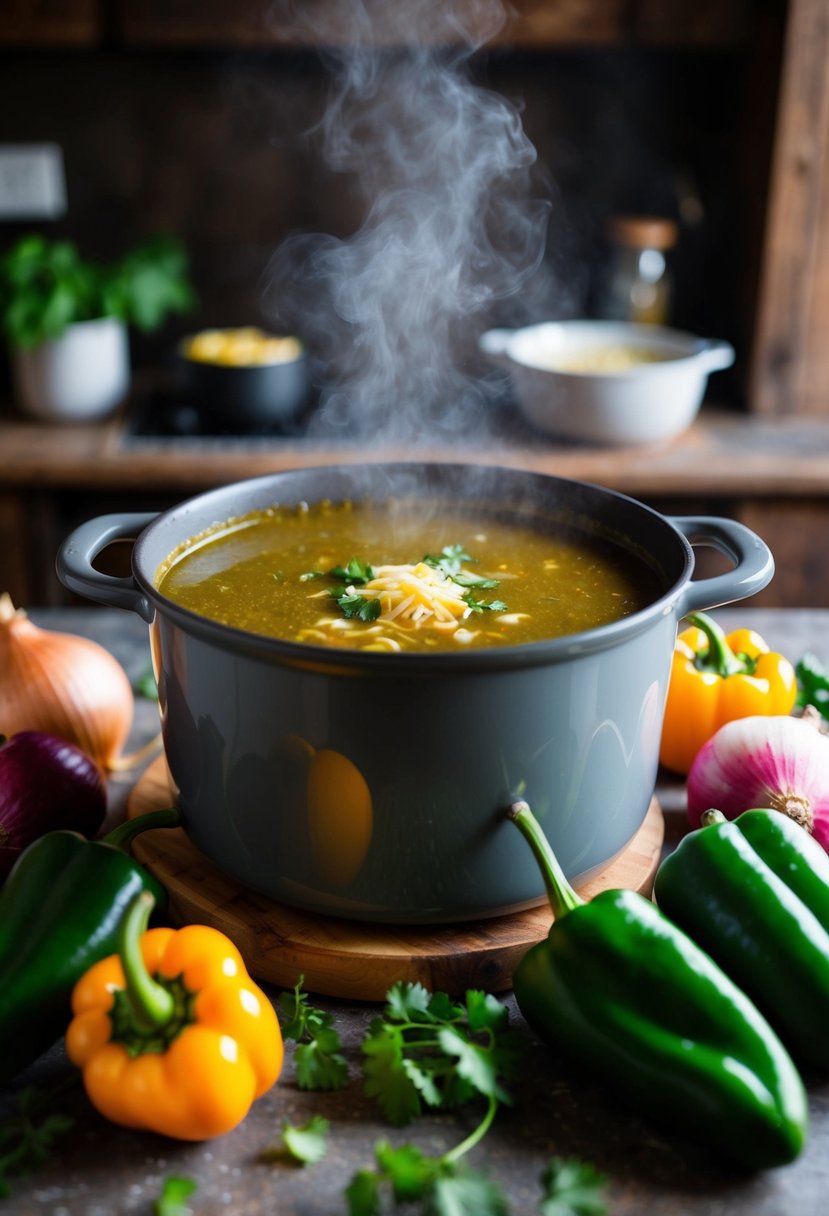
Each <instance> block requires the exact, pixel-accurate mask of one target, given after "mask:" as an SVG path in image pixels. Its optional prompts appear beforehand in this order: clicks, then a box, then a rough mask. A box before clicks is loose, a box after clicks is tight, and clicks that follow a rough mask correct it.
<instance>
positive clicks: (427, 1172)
mask: <svg viewBox="0 0 829 1216" xmlns="http://www.w3.org/2000/svg"><path fill="white" fill-rule="evenodd" d="M375 1156H376V1158H377V1162H378V1164H379V1166H380V1169H381V1170H382V1172H383V1174H384V1175H385V1176H386V1178H387V1179H388V1181H389V1182H390V1183H391V1188H392V1193H393V1194H394V1198H395V1201H396V1202H397V1203H411V1202H412V1200H414V1199H420V1198H422V1196H423V1194H424V1192H425V1190H426V1188H427V1186H428V1185H429V1184H430V1183H431V1182H432V1179H433V1178H434V1175H435V1169H436V1161H435V1159H434V1158H432V1157H424V1155H423V1153H422V1152H421V1151H420V1149H419V1148H415V1147H414V1145H411V1144H402V1145H400V1146H399V1147H398V1148H393V1147H392V1145H390V1144H386V1143H385V1142H381V1143H380V1144H378V1145H377V1146H376V1148H375Z"/></svg>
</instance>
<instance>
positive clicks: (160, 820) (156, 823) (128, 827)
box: [103, 806, 181, 853]
mask: <svg viewBox="0 0 829 1216" xmlns="http://www.w3.org/2000/svg"><path fill="white" fill-rule="evenodd" d="M180 826H181V811H180V810H179V809H178V807H175V806H169V807H165V808H164V809H163V810H161V811H147V813H146V814H145V815H136V817H135V819H126V820H125V821H124V822H123V823H119V824H118V827H117V828H113V829H112V831H111V832H108V833H107V835H106V836H104V838H103V840H104V843H105V844H111V845H114V846H115V848H116V849H120V850H121V852H122V853H129V851H130V845H131V844H132V842H133V840H135V837H136V836H140V834H141V833H142V832H148V831H149V830H150V828H177V827H180Z"/></svg>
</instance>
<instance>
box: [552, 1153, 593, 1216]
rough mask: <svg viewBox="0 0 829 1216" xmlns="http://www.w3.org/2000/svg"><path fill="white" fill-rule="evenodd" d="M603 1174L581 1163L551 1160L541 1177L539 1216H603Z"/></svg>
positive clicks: (571, 1160) (568, 1160) (555, 1158)
mask: <svg viewBox="0 0 829 1216" xmlns="http://www.w3.org/2000/svg"><path fill="white" fill-rule="evenodd" d="M606 1181H607V1180H606V1178H605V1176H604V1175H603V1174H600V1173H599V1171H598V1170H597V1169H596V1168H595V1167H594V1166H592V1165H589V1164H588V1163H586V1162H584V1161H576V1160H573V1159H564V1158H561V1157H553V1159H552V1160H551V1161H550V1163H549V1164H548V1166H547V1168H546V1169H545V1171H544V1173H543V1174H542V1176H541V1185H542V1186H543V1187H544V1198H543V1199H542V1201H541V1203H540V1204H539V1208H538V1210H539V1212H540V1213H541V1216H606V1213H607V1204H606V1203H605V1199H604V1195H603V1194H602V1190H603V1187H604V1184H605V1182H606Z"/></svg>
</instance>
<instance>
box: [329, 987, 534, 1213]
mask: <svg viewBox="0 0 829 1216" xmlns="http://www.w3.org/2000/svg"><path fill="white" fill-rule="evenodd" d="M521 1042H522V1040H521V1039H520V1038H519V1036H518V1035H517V1034H516V1033H515V1032H514V1031H513V1030H512V1029H511V1028H510V1025H509V1011H508V1009H507V1007H506V1005H503V1004H502V1003H501V1002H500V1001H499V1000H497V998H496V997H494V996H491V995H489V994H487V993H484V992H481V991H478V990H477V989H470V990H469V991H468V992H467V993H466V995H465V998H464V1000H463V1001H462V1002H461V1001H454V1000H452V999H451V998H450V997H449V996H447V994H446V993H445V992H436V993H434V994H433V993H431V992H429V991H428V989H426V988H425V987H424V986H423V985H422V984H419V983H410V982H403V981H401V982H400V983H397V984H394V985H393V986H392V987H391V988H390V989H389V991H388V992H387V994H386V1005H385V1008H384V1009H383V1013H382V1015H381V1016H380V1017H378V1018H375V1019H374V1020H373V1021H372V1022H371V1024H370V1026H369V1028H368V1031H367V1033H366V1036H365V1038H364V1040H363V1054H364V1056H365V1061H364V1065H363V1073H364V1078H365V1082H364V1089H365V1093H366V1094H367V1096H368V1097H373V1098H376V1099H377V1101H378V1103H379V1105H380V1107H381V1109H382V1111H383V1113H384V1115H385V1116H386V1118H387V1119H388V1121H389V1122H390V1123H391V1124H393V1125H395V1126H398V1127H399V1126H402V1125H403V1124H406V1123H409V1122H411V1120H412V1119H414V1118H416V1117H417V1116H418V1115H419V1114H421V1113H422V1112H423V1109H424V1106H425V1107H431V1108H433V1109H438V1110H450V1109H453V1108H455V1107H457V1106H460V1105H462V1104H465V1103H467V1102H470V1101H473V1100H481V1099H484V1100H485V1102H486V1109H485V1111H484V1113H483V1115H482V1117H481V1119H480V1122H479V1123H478V1125H477V1127H475V1128H474V1130H473V1131H472V1132H471V1133H470V1134H469V1135H468V1136H467V1137H466V1138H465V1139H464V1140H462V1141H461V1142H460V1143H459V1144H456V1145H455V1146H454V1148H451V1149H449V1151H447V1152H445V1153H443V1154H441V1155H438V1156H427V1155H425V1154H424V1153H422V1152H421V1150H420V1149H418V1148H416V1147H415V1146H413V1145H411V1144H404V1145H402V1146H399V1147H396V1148H394V1147H392V1146H391V1145H389V1144H387V1143H385V1142H380V1143H379V1144H377V1145H376V1146H375V1162H376V1168H375V1169H374V1170H370V1169H363V1170H360V1171H358V1173H356V1174H355V1175H354V1177H353V1178H352V1180H351V1185H350V1186H349V1187H348V1189H347V1191H346V1198H347V1200H348V1205H349V1213H350V1216H378V1214H379V1212H380V1211H381V1210H382V1198H383V1195H384V1194H386V1193H390V1194H391V1197H392V1198H393V1200H394V1201H395V1202H396V1203H412V1202H420V1203H421V1208H420V1210H421V1212H423V1213H427V1212H428V1213H429V1214H430V1216H503V1214H505V1213H506V1212H507V1204H506V1199H505V1197H504V1194H503V1192H502V1190H501V1188H500V1187H499V1185H498V1184H497V1182H495V1181H493V1180H492V1179H491V1178H489V1177H488V1176H487V1175H486V1173H484V1172H483V1171H482V1170H477V1169H472V1168H470V1167H469V1166H467V1165H465V1164H459V1162H460V1159H461V1158H462V1157H463V1156H465V1154H466V1153H468V1152H470V1151H471V1150H472V1149H473V1148H474V1147H475V1145H476V1144H478V1142H479V1141H480V1140H481V1139H483V1137H484V1136H485V1135H486V1133H487V1132H488V1131H489V1128H490V1127H491V1125H492V1122H493V1120H494V1118H495V1115H496V1113H497V1111H498V1109H499V1107H500V1106H501V1105H503V1104H506V1103H509V1102H510V1100H511V1099H510V1095H509V1094H508V1092H507V1090H506V1089H505V1088H504V1085H503V1083H502V1082H503V1080H505V1079H506V1078H507V1077H508V1076H509V1075H511V1074H512V1072H513V1071H514V1066H515V1063H516V1061H517V1058H518V1054H519V1047H520V1044H521Z"/></svg>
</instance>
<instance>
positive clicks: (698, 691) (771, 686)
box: [659, 612, 797, 773]
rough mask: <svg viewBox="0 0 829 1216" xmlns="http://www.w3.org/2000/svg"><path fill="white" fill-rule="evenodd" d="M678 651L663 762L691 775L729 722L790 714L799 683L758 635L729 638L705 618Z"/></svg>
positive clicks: (683, 636) (699, 617) (697, 617)
mask: <svg viewBox="0 0 829 1216" xmlns="http://www.w3.org/2000/svg"><path fill="white" fill-rule="evenodd" d="M688 620H689V621H690V622H691V627H690V628H689V629H685V630H684V631H683V632H682V633H680V635H679V637H678V638H677V640H676V645H675V647H674V654H673V660H672V663H671V675H670V680H669V683H668V696H667V699H666V703H665V718H664V722H663V726H662V740H661V744H660V749H659V760H660V763H661V764H663V765H664V766H665V767H666V768H669V769H673V770H674V772H677V773H687V772H688V770H689V769H690V767H691V764H692V763H693V760H694V757H695V756H696V754H697V752H698V751H699V749H700V748H701V747H702V745H703V744H704V743H707V742H708V740H709V739H710V738H711V737H712V735H714V734H715V733H716V731H717V730H719V728H720V727H721V726H723V725H724V724H725V723H726V722H731V721H733V720H734V719H735V718H748V717H751V716H754V715H759V714H767V715H768V714H788V713H790V712H791V710H792V707H793V706H794V703H795V698H796V696H797V677H796V675H795V671H794V668H793V667H792V664H791V663H790V662H789V660H788V659H786V658H784V657H783V655H781V654H774V653H773V652H772V651H771V650H769V647H768V646H767V645H766V643H765V642H764V641H763V639H762V638H761V637H760V635H759V634H758V633H755V632H754V630H753V629H737V630H735V631H734V632H733V633H729V634H728V636H726V634H725V633H724V632H723V630H722V629H721V628H720V626H719V625H718V624H717V623H716V621H713V620H712V619H711V618H710V617H707V616H705V615H704V614H703V613H701V612H697V613H693V614H691V615H689V616H688Z"/></svg>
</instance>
